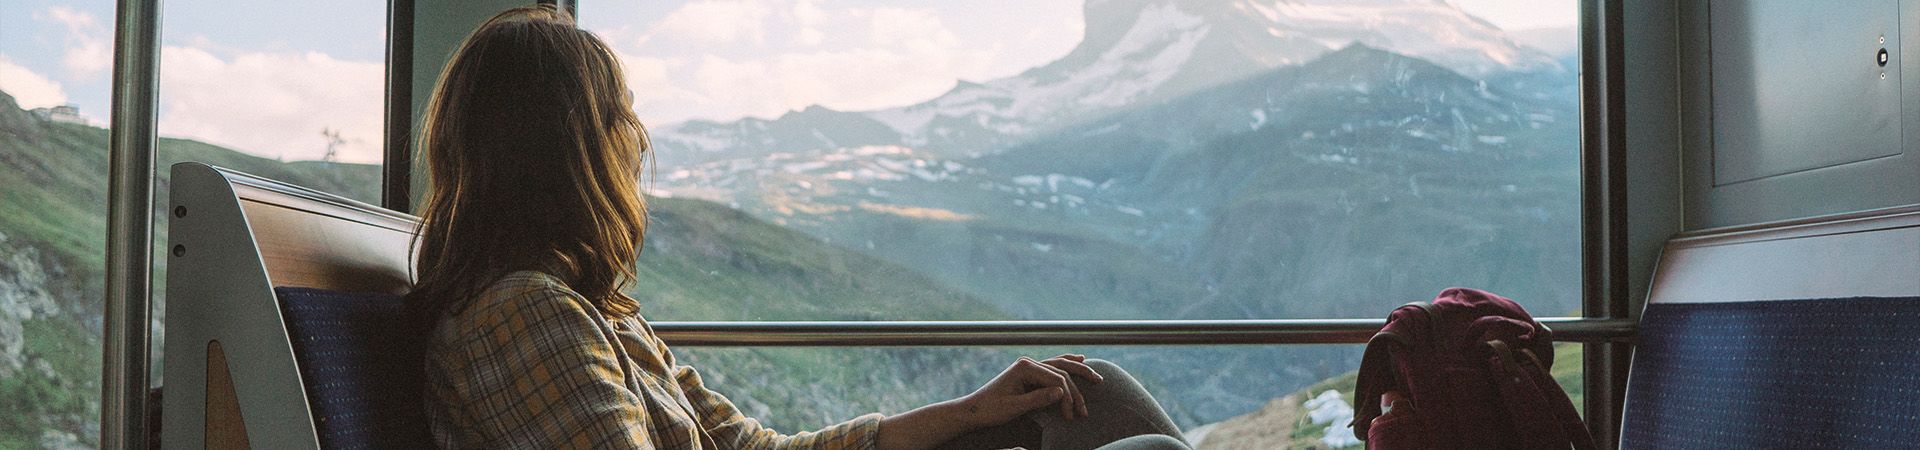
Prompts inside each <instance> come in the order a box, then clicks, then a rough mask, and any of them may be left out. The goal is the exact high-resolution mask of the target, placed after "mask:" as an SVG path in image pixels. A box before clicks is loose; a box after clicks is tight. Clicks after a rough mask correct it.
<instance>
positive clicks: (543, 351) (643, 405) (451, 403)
mask: <svg viewBox="0 0 1920 450" xmlns="http://www.w3.org/2000/svg"><path fill="white" fill-rule="evenodd" d="M426 375H427V383H428V388H427V395H426V397H427V399H426V402H427V405H426V406H427V415H428V420H429V422H430V423H431V424H432V428H433V436H434V439H435V440H436V441H437V442H438V443H439V444H440V446H441V447H443V448H480V447H484V448H578V449H584V448H621V449H624V448H639V449H651V448H673V449H679V448H700V449H862V450H864V449H872V448H873V447H874V441H875V437H876V435H877V434H878V432H879V429H880V419H881V416H880V415H879V414H868V415H865V416H860V417H858V418H855V419H853V420H851V421H847V422H844V423H841V424H838V425H833V426H830V427H827V428H826V429H823V430H820V431H817V432H812V433H800V434H794V435H781V434H779V433H777V432H775V431H774V430H771V429H768V428H766V427H764V426H762V425H760V422H759V421H756V420H754V419H751V418H747V417H746V416H743V415H741V414H740V411H739V409H738V408H735V407H734V406H733V403H732V402H730V401H728V400H727V398H726V397H725V396H722V395H720V393H717V392H714V391H712V390H709V389H707V387H706V386H705V385H703V384H702V383H701V381H700V373H699V372H697V371H695V370H694V369H693V368H692V367H688V366H682V365H678V364H676V363H675V362H674V359H673V353H672V352H671V351H669V350H668V349H667V346H666V344H665V343H663V342H661V341H660V339H659V338H658V337H656V336H655V335H654V333H653V329H652V327H649V326H648V325H647V323H646V321H644V320H641V319H640V318H639V317H638V316H637V315H636V316H634V317H629V318H623V319H617V320H607V319H606V318H605V317H602V316H601V314H600V313H599V312H598V311H597V310H596V309H595V308H594V307H593V306H592V305H591V304H589V303H588V302H587V301H586V300H585V299H584V298H582V297H581V296H580V295H579V294H577V293H575V292H573V291H572V290H570V289H568V288H567V287H566V286H565V285H564V284H562V283H561V282H560V280H558V279H556V278H554V277H552V276H550V275H546V274H543V273H539V272H530V271H523V272H515V273H513V274H510V275H508V276H506V277H503V278H501V279H500V280H499V281H497V282H495V283H494V284H493V285H492V286H490V287H488V289H487V290H486V292H485V293H483V294H481V296H480V298H477V299H474V300H473V302H472V303H470V304H469V305H468V306H467V308H466V310H465V311H462V312H461V313H460V314H458V315H451V316H447V317H442V318H441V319H440V321H439V323H438V324H437V326H436V327H435V329H434V333H433V339H432V348H431V350H430V351H429V352H428V356H427V362H426Z"/></svg>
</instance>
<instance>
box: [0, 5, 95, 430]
mask: <svg viewBox="0 0 1920 450" xmlns="http://www.w3.org/2000/svg"><path fill="white" fill-rule="evenodd" d="M113 8H114V2H112V1H108V0H77V1H44V0H27V1H7V2H0V448H66V447H91V446H97V445H98V440H99V435H98V432H99V427H98V422H99V417H100V412H99V411H100V404H99V400H100V369H101V349H100V326H101V320H100V311H101V304H100V299H101V298H103V297H104V296H105V294H104V286H103V284H102V283H103V280H104V279H105V278H104V276H103V274H102V268H103V267H105V262H104V260H105V254H106V253H105V248H106V242H105V241H106V216H107V200H106V199H107V182H106V180H107V129H106V128H105V127H106V126H107V120H108V114H107V112H108V110H109V100H108V99H109V97H110V96H111V92H112V90H113V89H112V76H113V74H112V70H111V68H112V65H113V17H114V15H113Z"/></svg>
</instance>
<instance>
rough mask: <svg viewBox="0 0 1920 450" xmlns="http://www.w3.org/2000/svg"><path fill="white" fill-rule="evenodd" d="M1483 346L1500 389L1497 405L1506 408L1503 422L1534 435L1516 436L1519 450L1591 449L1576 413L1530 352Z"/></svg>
mask: <svg viewBox="0 0 1920 450" xmlns="http://www.w3.org/2000/svg"><path fill="white" fill-rule="evenodd" d="M1486 345H1487V347H1488V348H1489V350H1491V353H1492V355H1491V356H1489V357H1488V365H1489V367H1491V368H1493V375H1494V377H1496V378H1497V379H1496V380H1495V383H1496V384H1497V385H1498V386H1499V388H1500V400H1501V402H1500V403H1501V404H1503V405H1506V407H1507V419H1508V420H1510V421H1512V423H1513V424H1514V425H1515V427H1516V428H1520V429H1527V430H1536V431H1537V432H1531V433H1523V434H1522V435H1521V436H1519V437H1520V438H1521V439H1522V442H1521V444H1522V445H1521V448H1528V449H1535V448H1566V446H1567V445H1568V444H1572V445H1573V447H1574V448H1575V449H1578V450H1592V449H1593V448H1594V443H1593V437H1592V436H1591V435H1589V434H1588V432H1587V428H1586V426H1584V422H1581V421H1580V416H1579V412H1578V411H1575V410H1574V409H1573V402H1572V401H1570V400H1568V399H1567V396H1566V393H1565V392H1563V391H1561V390H1560V389H1559V384H1558V383H1555V382H1554V381H1553V377H1551V376H1549V375H1547V373H1546V368H1545V367H1544V366H1543V365H1542V364H1541V361H1540V358H1539V357H1537V356H1535V355H1534V353H1533V351H1531V350H1528V349H1521V350H1519V351H1517V352H1516V351H1514V350H1513V349H1512V348H1511V347H1510V346H1508V345H1507V343H1506V342H1504V341H1498V340H1494V341H1487V342H1486ZM1556 394H1557V395H1556Z"/></svg>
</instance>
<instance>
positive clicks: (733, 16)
mask: <svg viewBox="0 0 1920 450" xmlns="http://www.w3.org/2000/svg"><path fill="white" fill-rule="evenodd" d="M772 14H773V8H771V7H769V6H768V5H767V4H766V3H763V2H759V1H754V0H701V1H695V2H692V3H687V4H686V5H682V6H680V8H678V9H674V10H673V12H669V13H667V15H666V17H663V18H661V19H660V22H659V23H656V24H654V29H653V30H652V31H651V32H649V33H647V34H646V35H645V36H642V37H641V38H640V41H641V43H642V44H643V45H644V44H645V43H646V42H647V41H650V40H652V39H653V38H654V37H656V36H669V37H674V38H680V39H685V40H689V41H691V42H690V43H695V44H733V43H739V42H748V43H756V44H757V43H761V42H766V38H767V34H766V28H767V27H766V21H767V17H768V16H770V15H772Z"/></svg>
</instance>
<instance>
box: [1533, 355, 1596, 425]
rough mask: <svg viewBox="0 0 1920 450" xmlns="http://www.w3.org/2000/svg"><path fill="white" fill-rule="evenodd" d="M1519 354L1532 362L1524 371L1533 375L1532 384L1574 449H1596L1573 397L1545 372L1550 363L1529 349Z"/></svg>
mask: <svg viewBox="0 0 1920 450" xmlns="http://www.w3.org/2000/svg"><path fill="white" fill-rule="evenodd" d="M1520 355H1522V356H1525V357H1526V358H1527V361H1528V362H1531V363H1532V367H1529V368H1527V370H1526V372H1527V373H1529V374H1531V375H1533V382H1534V386H1537V387H1539V388H1540V389H1541V390H1542V391H1541V395H1544V396H1545V398H1544V400H1546V401H1547V403H1548V407H1549V408H1551V409H1552V411H1551V414H1553V416H1554V421H1556V422H1559V423H1560V432H1561V433H1562V434H1564V435H1565V436H1566V437H1567V439H1568V440H1569V441H1571V443H1572V444H1573V448H1574V449H1575V450H1594V449H1596V448H1597V447H1598V445H1597V444H1595V443H1594V441H1593V435H1592V433H1591V432H1589V431H1587V423H1586V422H1585V421H1582V420H1580V411H1579V410H1576V409H1574V408H1573V399H1570V398H1567V393H1566V391H1564V390H1561V389H1560V383H1559V382H1556V381H1554V380H1553V376H1552V375H1551V374H1548V373H1547V370H1548V368H1549V367H1551V365H1550V364H1545V363H1543V362H1542V361H1541V360H1540V358H1539V357H1538V356H1537V355H1535V354H1534V352H1533V351H1531V350H1525V349H1522V350H1520ZM1549 355H1551V354H1549ZM1549 357H1551V356H1549ZM1549 392H1550V393H1549Z"/></svg>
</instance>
